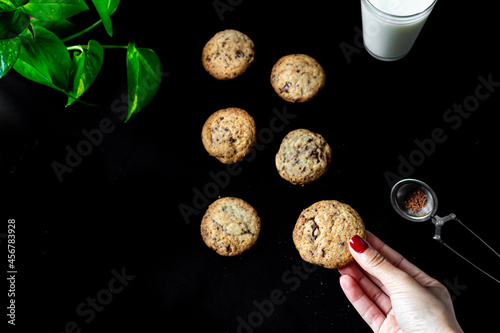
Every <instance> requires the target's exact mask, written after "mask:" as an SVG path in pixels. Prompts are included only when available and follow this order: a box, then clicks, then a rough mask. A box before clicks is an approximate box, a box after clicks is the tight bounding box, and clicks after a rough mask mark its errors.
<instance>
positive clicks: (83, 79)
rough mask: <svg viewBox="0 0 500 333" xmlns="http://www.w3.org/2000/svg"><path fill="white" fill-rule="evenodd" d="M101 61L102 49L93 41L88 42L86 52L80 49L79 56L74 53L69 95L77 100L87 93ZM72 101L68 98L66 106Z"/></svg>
mask: <svg viewBox="0 0 500 333" xmlns="http://www.w3.org/2000/svg"><path fill="white" fill-rule="evenodd" d="M103 59H104V51H103V48H102V46H101V44H99V43H98V42H97V41H95V40H91V41H89V44H88V46H87V49H86V50H84V49H83V48H82V49H81V52H80V53H79V54H76V52H75V56H74V57H73V63H72V67H71V72H70V90H69V94H70V95H72V96H73V97H76V98H78V97H80V96H81V95H82V94H83V93H84V92H85V91H87V89H88V88H89V87H90V85H91V84H92V83H93V82H94V80H95V78H96V77H97V74H99V71H100V70H101V67H102V63H103ZM74 101H75V99H74V98H72V97H68V104H66V106H69V105H70V104H72V103H73V102H74Z"/></svg>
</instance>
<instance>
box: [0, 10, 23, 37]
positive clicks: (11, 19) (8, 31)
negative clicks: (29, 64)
mask: <svg viewBox="0 0 500 333" xmlns="http://www.w3.org/2000/svg"><path fill="white" fill-rule="evenodd" d="M29 23H30V16H29V15H28V14H26V13H25V12H24V11H23V10H22V9H21V8H18V9H15V10H11V11H8V12H0V39H8V38H14V37H17V36H19V34H20V33H21V32H23V31H24V29H26V28H27V27H28V25H29Z"/></svg>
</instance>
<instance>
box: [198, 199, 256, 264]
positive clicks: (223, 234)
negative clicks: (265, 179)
mask: <svg viewBox="0 0 500 333" xmlns="http://www.w3.org/2000/svg"><path fill="white" fill-rule="evenodd" d="M200 230H201V237H202V238H203V241H204V242H205V244H206V245H207V246H208V247H210V248H211V249H213V250H214V251H215V252H217V253H218V254H220V255H222V256H236V255H239V254H241V253H243V252H244V251H246V250H248V249H249V248H251V247H252V246H253V245H254V244H255V243H256V242H257V238H258V237H259V233H260V217H259V215H258V214H257V211H256V210H255V209H254V208H253V207H252V206H251V205H250V204H248V203H247V202H246V201H244V200H242V199H239V198H232V197H226V198H221V199H219V200H217V201H215V202H213V203H212V204H211V205H210V206H209V207H208V209H207V211H206V213H205V215H204V216H203V219H202V221H201V227H200Z"/></svg>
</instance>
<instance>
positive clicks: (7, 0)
mask: <svg viewBox="0 0 500 333" xmlns="http://www.w3.org/2000/svg"><path fill="white" fill-rule="evenodd" d="M28 1H29V0H0V12H7V11H11V10H14V9H17V8H19V7H21V6H22V5H24V4H26V3H28Z"/></svg>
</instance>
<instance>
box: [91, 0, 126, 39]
mask: <svg viewBox="0 0 500 333" xmlns="http://www.w3.org/2000/svg"><path fill="white" fill-rule="evenodd" d="M92 2H93V3H94V6H95V8H96V9H97V12H98V13H99V16H100V17H101V20H102V24H103V25H104V28H105V29H106V32H107V33H108V35H109V36H111V37H113V25H112V24H111V15H112V14H113V13H114V12H115V11H116V9H117V8H118V5H119V4H120V0H92Z"/></svg>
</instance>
